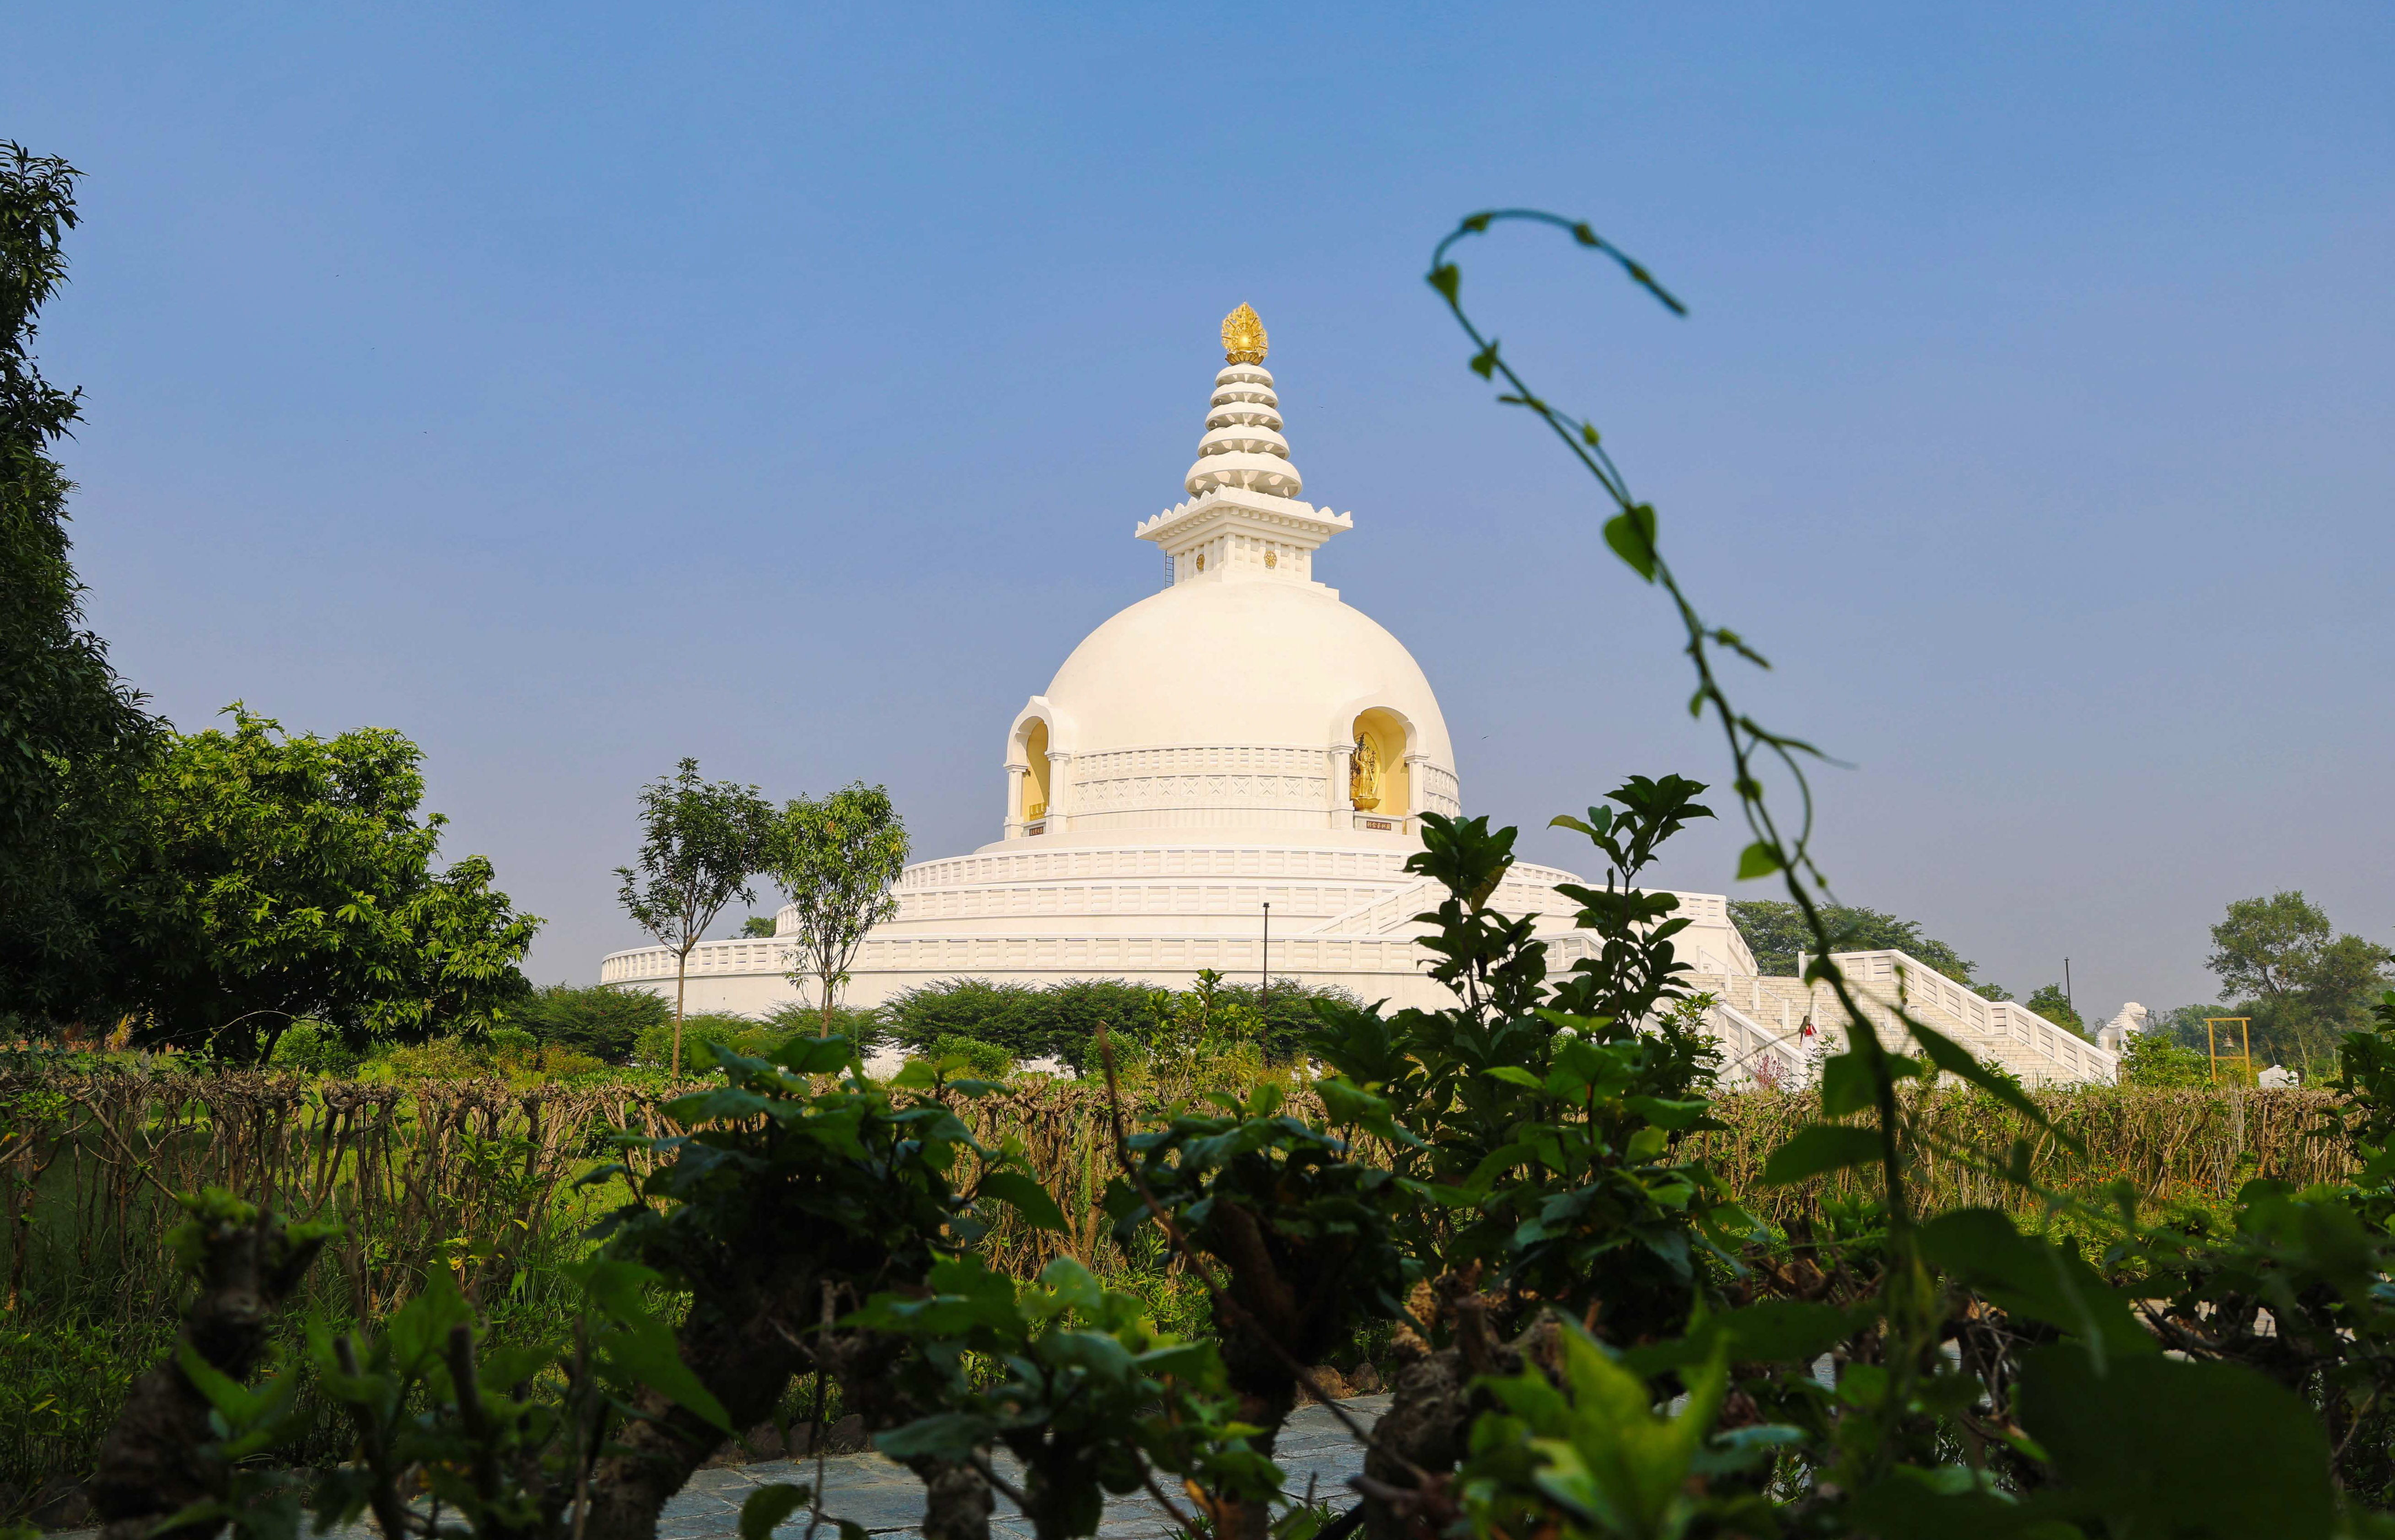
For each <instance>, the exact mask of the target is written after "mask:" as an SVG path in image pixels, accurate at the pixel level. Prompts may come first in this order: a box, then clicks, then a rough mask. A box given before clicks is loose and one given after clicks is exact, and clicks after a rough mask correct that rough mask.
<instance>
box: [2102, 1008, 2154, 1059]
mask: <svg viewBox="0 0 2395 1540" xmlns="http://www.w3.org/2000/svg"><path fill="white" fill-rule="evenodd" d="M2152 1025H2153V1013H2152V1012H2151V1011H2149V1010H2148V1009H2146V1007H2143V1006H2141V1005H2139V1004H2137V1002H2136V1001H2135V1000H2131V1001H2129V1002H2127V1003H2126V1004H2125V1005H2124V1006H2122V1007H2121V1008H2120V1009H2119V1010H2118V1011H2117V1012H2115V1013H2114V1014H2113V1017H2112V1019H2111V1020H2110V1021H2107V1022H2105V1023H2104V1024H2103V1025H2102V1026H2101V1027H2098V1028H2097V1030H2096V1044H2097V1046H2098V1047H2100V1048H2102V1049H2104V1051H2105V1052H2107V1053H2125V1052H2127V1051H2128V1046H2129V1039H2130V1038H2132V1037H2135V1036H2137V1033H2141V1032H2146V1031H2149V1030H2150V1029H2151V1027H2152Z"/></svg>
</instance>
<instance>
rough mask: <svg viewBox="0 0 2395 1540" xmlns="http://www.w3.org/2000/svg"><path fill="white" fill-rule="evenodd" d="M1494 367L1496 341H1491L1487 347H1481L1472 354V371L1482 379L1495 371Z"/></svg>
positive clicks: (1495, 363) (1495, 364)
mask: <svg viewBox="0 0 2395 1540" xmlns="http://www.w3.org/2000/svg"><path fill="white" fill-rule="evenodd" d="M1496 368H1497V344H1496V343H1494V342H1491V343H1489V346H1488V347H1486V348H1483V349H1480V351H1478V352H1476V353H1475V354H1473V355H1472V372H1473V373H1474V374H1475V375H1479V376H1480V377H1481V378H1482V379H1487V378H1488V377H1489V375H1491V374H1493V373H1495V372H1496Z"/></svg>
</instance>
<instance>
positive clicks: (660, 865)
mask: <svg viewBox="0 0 2395 1540" xmlns="http://www.w3.org/2000/svg"><path fill="white" fill-rule="evenodd" d="M773 828H774V809H773V806H772V804H770V803H768V802H767V801H766V800H765V799H764V798H763V797H762V796H759V795H758V792H757V788H756V787H754V786H743V785H741V784H739V783H736V782H732V781H717V782H713V783H708V782H705V781H701V780H700V779H699V778H698V761H697V760H695V759H684V760H683V761H682V762H681V765H680V766H679V767H678V768H677V769H676V770H675V771H674V773H673V774H672V775H670V776H663V775H661V776H659V777H657V779H656V780H655V781H654V782H652V783H649V784H648V785H647V786H646V787H644V788H642V792H641V833H642V838H641V856H640V862H641V864H640V867H639V869H638V870H637V871H636V870H634V869H633V868H632V867H629V866H618V867H616V868H615V875H616V876H617V877H618V878H619V879H620V880H621V881H622V883H623V887H622V888H621V889H620V890H619V891H618V892H617V894H616V899H617V901H618V902H621V903H622V904H623V906H624V912H625V913H626V914H628V915H631V916H632V919H633V920H634V922H636V923H637V924H638V925H639V926H640V927H641V928H642V929H643V930H645V931H647V932H648V933H649V934H650V935H652V936H655V938H656V939H657V940H658V941H662V942H664V943H665V944H666V945H667V946H669V947H671V948H673V954H674V1013H673V1019H674V1031H673V1056H672V1062H671V1064H670V1065H669V1066H668V1073H672V1074H676V1075H679V1074H681V1019H682V1006H683V1000H684V995H685V994H686V991H687V987H688V984H689V981H690V954H691V952H692V949H694V948H695V947H696V946H697V945H698V943H699V942H700V941H702V940H704V939H705V938H706V935H707V928H708V926H710V925H713V924H714V923H715V917H716V916H717V915H721V914H722V913H723V906H724V905H726V904H728V903H730V902H732V901H733V900H734V899H738V900H739V901H740V902H743V903H754V902H757V894H756V890H755V889H753V888H750V887H749V886H748V879H749V878H750V877H752V876H754V875H756V874H757V873H758V872H760V871H761V870H762V869H763V868H764V865H765V860H766V850H767V845H768V842H769V840H770V838H771V836H772V834H773Z"/></svg>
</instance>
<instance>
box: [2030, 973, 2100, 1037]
mask: <svg viewBox="0 0 2395 1540" xmlns="http://www.w3.org/2000/svg"><path fill="white" fill-rule="evenodd" d="M2023 1004H2025V1005H2027V1006H2028V1007H2029V1008H2030V1009H2031V1010H2033V1011H2035V1012H2037V1013H2038V1014H2039V1015H2040V1016H2043V1017H2044V1018H2045V1019H2046V1020H2049V1021H2051V1022H2053V1023H2054V1024H2055V1025H2056V1026H2058V1027H2068V1028H2070V1029H2071V1031H2072V1032H2075V1033H2078V1034H2079V1035H2080V1036H2082V1037H2085V1036H2086V1035H2087V1034H2088V1033H2087V1023H2086V1022H2085V1021H2084V1020H2081V1019H2080V1016H2079V1012H2078V1011H2077V1010H2076V1009H2075V1008H2073V1007H2072V1006H2071V997H2070V996H2069V995H2067V994H2063V993H2062V986H2061V985H2060V984H2040V985H2038V986H2037V991H2036V993H2034V994H2031V996H2030V997H2029V998H2028V999H2027V1000H2026V1001H2024V1002H2023Z"/></svg>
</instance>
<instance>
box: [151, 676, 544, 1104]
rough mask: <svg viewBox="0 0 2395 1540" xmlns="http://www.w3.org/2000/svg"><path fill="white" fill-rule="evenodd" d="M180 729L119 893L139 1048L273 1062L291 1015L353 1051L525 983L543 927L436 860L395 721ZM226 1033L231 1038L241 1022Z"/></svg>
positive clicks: (435, 830)
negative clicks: (183, 732) (320, 733)
mask: <svg viewBox="0 0 2395 1540" xmlns="http://www.w3.org/2000/svg"><path fill="white" fill-rule="evenodd" d="M228 709H229V712H230V714H231V715H232V717H233V730H232V731H230V732H227V731H221V730H219V729H213V728H212V729H209V730H208V731H204V732H195V733H192V734H190V735H188V736H183V737H178V738H176V739H174V740H173V741H172V743H171V744H170V746H169V747H168V749H167V752H166V753H165V756H164V757H163V758H162V759H161V760H160V761H159V763H158V765H157V766H156V767H155V768H154V770H152V773H151V774H150V775H149V776H148V778H147V779H146V780H145V782H144V783H143V788H142V789H143V793H144V795H143V798H142V812H143V816H144V820H145V823H146V825H147V827H146V830H145V835H144V839H143V849H142V850H141V853H140V865H139V869H138V870H137V871H136V872H135V873H134V874H133V875H132V876H131V877H130V878H129V879H128V880H127V882H126V884H125V885H124V888H123V890H122V891H121V892H120V893H119V894H118V895H117V897H116V900H115V902H114V909H115V911H116V918H117V921H118V923H120V924H121V925H122V927H123V928H124V930H125V932H126V941H128V942H129V944H128V945H127V946H126V948H125V953H126V956H127V957H128V959H129V967H130V970H131V980H130V986H129V988H130V993H131V994H133V995H134V996H135V997H136V998H137V999H138V1001H139V1005H140V1006H141V1007H143V1008H144V1009H145V1010H146V1011H147V1012H148V1014H149V1020H148V1022H147V1024H146V1025H145V1026H144V1027H143V1028H142V1029H141V1032H140V1036H141V1038H142V1040H144V1041H147V1042H152V1043H167V1044H173V1045H176V1046H185V1047H196V1046H215V1047H217V1048H218V1050H219V1051H221V1052H224V1053H226V1054H228V1055H231V1056H232V1057H235V1058H246V1057H250V1056H251V1055H252V1054H257V1055H258V1056H263V1055H264V1054H267V1053H271V1049H272V1046H273V1041H274V1039H275V1038H276V1037H278V1036H279V1035H280V1034H281V1033H283V1031H284V1029H286V1028H287V1027H288V1026H289V1025H290V1023H291V1022H292V1021H293V1020H295V1019H298V1018H301V1017H308V1018H313V1019H315V1020H321V1021H324V1022H327V1023H330V1024H331V1025H333V1026H335V1027H337V1028H338V1029H339V1030H340V1031H341V1032H342V1033H343V1034H344V1035H345V1036H347V1037H348V1038H350V1039H351V1041H352V1042H353V1043H363V1042H364V1041H366V1040H369V1039H375V1038H381V1039H392V1040H401V1041H410V1040H418V1039H422V1038H425V1037H428V1036H431V1035H433V1034H434V1033H479V1032H482V1031H484V1030H486V1029H487V1028H489V1027H491V1026H492V1025H494V1024H496V1022H497V1021H498V1020H500V1018H501V1017H502V1015H503V1014H504V1013H505V1012H506V1011H507V1009H508V1008H509V1007H510V1006H512V1005H513V1004H515V1003H516V1002H518V1001H520V1000H521V999H523V996H524V995H525V994H528V993H529V991H530V987H531V986H530V985H529V984H528V983H526V981H525V980H524V977H523V973H522V972H521V971H520V970H519V967H518V965H519V964H520V963H521V962H522V961H523V956H524V954H525V952H526V951H527V950H528V949H529V948H530V947H531V945H532V939H533V934H534V932H535V931H536V929H537V928H539V926H540V923H541V922H540V920H539V919H538V918H537V917H536V916H534V915H520V914H518V913H516V911H515V908H514V906H513V905H512V904H511V903H510V902H509V899H508V896H507V895H506V894H505V893H502V892H499V891H497V890H496V889H495V888H493V887H492V886H491V880H492V871H491V863H490V862H488V861H486V860H484V859H483V857H481V856H468V857H466V858H465V859H464V860H462V861H459V862H456V863H455V864H453V865H451V866H449V867H448V868H446V869H445V870H438V871H436V870H435V868H434V864H433V863H434V859H435V857H436V856H437V854H438V853H439V849H440V843H441V830H442V828H443V825H444V824H445V823H447V822H448V821H447V820H446V819H445V818H443V816H442V815H441V814H439V813H433V814H430V815H429V816H426V817H424V818H422V819H419V818H418V817H417V808H418V806H419V804H420V803H421V802H422V800H423V796H424V777H423V774H422V772H421V771H420V770H419V769H418V765H419V762H420V761H421V759H422V757H423V756H422V752H421V751H420V750H419V749H418V748H417V746H416V744H413V743H410V742H409V741H408V740H407V739H406V738H404V737H403V736H402V735H401V734H399V733H397V732H394V731H390V729H388V728H359V729H357V730H355V731H349V732H344V733H341V734H339V735H338V736H337V737H333V738H319V737H317V736H315V735H314V734H312V733H303V734H299V735H297V736H294V735H291V734H288V733H285V732H284V730H283V727H282V725H281V724H280V723H278V722H275V721H273V720H271V718H268V717H258V716H253V715H252V714H251V713H250V712H248V711H247V710H246V709H245V708H243V707H242V706H239V705H234V706H232V707H230V708H228ZM236 1029H238V1030H236Z"/></svg>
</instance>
